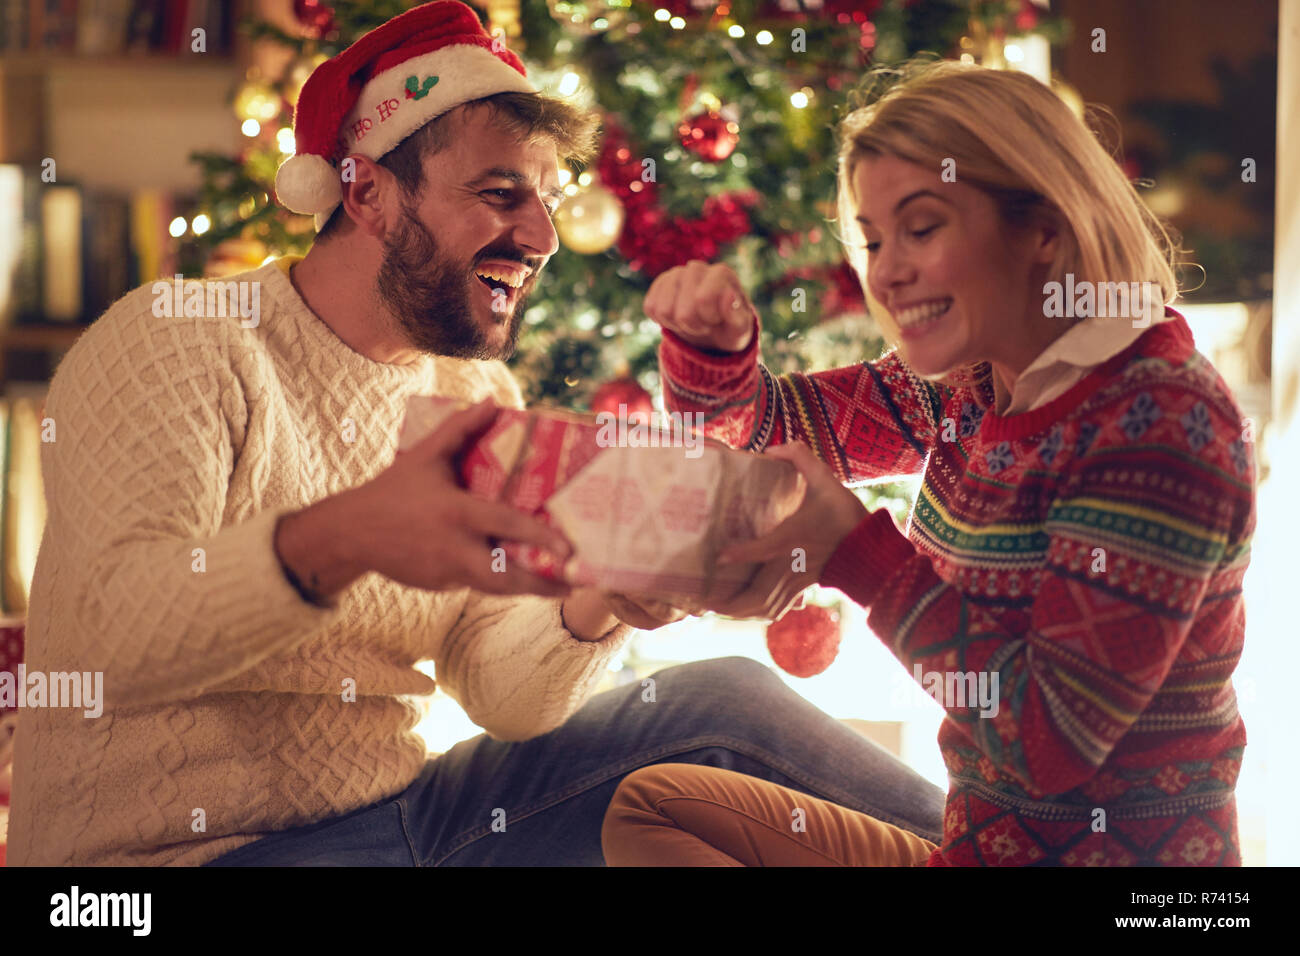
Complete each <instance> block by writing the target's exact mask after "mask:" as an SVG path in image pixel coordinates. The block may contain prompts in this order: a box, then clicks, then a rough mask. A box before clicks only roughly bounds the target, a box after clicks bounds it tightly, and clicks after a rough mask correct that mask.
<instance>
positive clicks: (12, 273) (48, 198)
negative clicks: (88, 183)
mask: <svg viewBox="0 0 1300 956" xmlns="http://www.w3.org/2000/svg"><path fill="white" fill-rule="evenodd" d="M175 208H176V206H175V202H174V200H173V199H172V197H171V196H170V195H168V194H166V193H163V192H160V191H158V190H148V189H142V190H136V191H135V192H133V193H130V194H126V193H116V192H110V191H105V190H98V189H86V188H83V187H81V186H78V185H74V184H70V183H59V184H54V183H43V182H41V179H40V174H39V170H36V169H24V168H22V167H20V166H16V165H0V328H3V327H6V326H9V325H15V324H32V323H36V324H49V323H63V324H68V325H80V324H86V323H89V322H90V321H92V320H94V319H96V318H98V317H99V316H100V315H101V314H103V312H104V310H105V309H107V308H108V307H109V306H110V305H112V304H113V303H114V302H116V301H117V300H118V299H119V298H121V297H122V296H123V295H125V294H126V293H127V292H130V291H131V290H132V289H134V288H135V287H136V286H138V285H142V284H144V283H146V282H152V281H154V280H156V279H170V278H171V277H172V276H173V275H174V274H175V273H176V271H177V269H178V266H177V256H176V242H175V240H173V239H172V237H171V235H170V233H169V232H168V225H169V223H170V222H171V220H172V218H173V216H174V215H175Z"/></svg>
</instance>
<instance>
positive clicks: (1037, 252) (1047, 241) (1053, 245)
mask: <svg viewBox="0 0 1300 956" xmlns="http://www.w3.org/2000/svg"><path fill="white" fill-rule="evenodd" d="M1063 229H1064V224H1063V223H1062V222H1061V218H1060V216H1059V215H1058V214H1057V213H1056V212H1055V211H1054V210H1044V211H1042V212H1040V213H1039V214H1038V215H1036V216H1035V217H1034V220H1033V223H1032V225H1031V226H1030V236H1031V241H1032V243H1033V244H1032V247H1031V249H1030V258H1031V260H1032V261H1033V263H1034V264H1035V265H1051V264H1052V263H1053V262H1055V261H1056V257H1057V256H1058V255H1059V254H1060V252H1061V242H1062V236H1061V233H1062V231H1063Z"/></svg>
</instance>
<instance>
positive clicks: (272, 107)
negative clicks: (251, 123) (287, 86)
mask: <svg viewBox="0 0 1300 956" xmlns="http://www.w3.org/2000/svg"><path fill="white" fill-rule="evenodd" d="M280 107H281V102H280V95H279V94H278V93H276V92H275V90H273V89H271V87H270V86H269V85H267V84H266V83H263V82H262V81H261V80H260V79H250V80H247V81H246V82H244V83H241V84H240V86H239V89H237V90H236V91H235V115H236V116H238V117H239V118H240V119H241V120H256V121H257V122H258V123H269V122H271V120H273V119H275V118H276V117H277V116H279V115H280Z"/></svg>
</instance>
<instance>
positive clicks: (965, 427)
mask: <svg viewBox="0 0 1300 956" xmlns="http://www.w3.org/2000/svg"><path fill="white" fill-rule="evenodd" d="M983 419H984V409H982V408H979V407H978V406H975V405H972V404H971V403H970V402H962V403H961V424H960V425H959V426H958V428H957V430H958V432H959V433H960V435H961V437H962V438H970V437H971V436H972V435H974V434H975V433H976V432H977V431H979V429H980V422H981V421H983Z"/></svg>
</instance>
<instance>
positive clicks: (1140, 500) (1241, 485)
mask: <svg viewBox="0 0 1300 956" xmlns="http://www.w3.org/2000/svg"><path fill="white" fill-rule="evenodd" d="M841 132H842V147H841V152H840V166H839V201H840V209H841V217H840V218H841V220H842V226H843V227H844V229H845V230H846V233H847V236H846V240H847V241H848V243H849V247H850V252H851V255H852V258H853V260H854V266H855V268H856V269H857V271H858V274H859V276H861V277H862V279H863V282H864V287H865V288H866V290H867V291H868V293H869V295H870V296H871V298H872V299H873V300H874V302H875V303H877V305H878V306H879V307H880V308H877V309H876V311H877V313H878V314H879V315H880V317H881V319H882V321H883V323H884V327H885V330H886V334H887V335H888V336H889V337H890V338H891V340H892V341H893V342H894V343H896V345H897V349H896V350H895V351H892V352H889V353H888V354H886V355H885V356H883V357H882V358H880V359H878V360H876V361H874V362H864V363H862V364H860V365H856V366H853V367H850V368H843V369H836V370H832V371H826V372H818V373H814V374H808V375H804V374H792V375H788V376H781V377H779V378H777V377H774V376H773V375H772V374H771V373H770V372H768V371H767V370H766V369H765V368H764V367H763V366H762V365H761V364H759V362H758V351H757V349H758V346H757V323H756V319H757V314H756V313H755V312H754V311H753V309H752V307H751V306H749V303H748V300H747V299H746V298H745V296H744V293H743V291H741V289H740V287H739V283H738V282H737V280H736V278H735V276H734V275H733V274H732V273H731V272H730V271H729V270H727V269H726V268H725V267H723V266H705V265H704V264H703V263H691V264H690V265H688V266H685V267H682V268H681V269H678V270H674V271H673V272H672V273H666V274H664V275H663V276H661V277H660V278H659V279H658V280H656V282H655V284H654V285H653V286H652V287H651V289H650V292H649V293H648V294H647V297H646V302H645V309H646V313H647V314H648V315H650V316H651V317H652V318H654V319H656V320H657V321H658V322H659V323H660V324H661V325H662V326H663V327H664V340H663V344H662V347H661V352H660V362H661V368H662V372H663V379H664V391H665V397H666V399H667V402H668V404H669V405H670V407H671V408H673V409H676V410H681V411H696V412H703V413H704V414H705V416H706V421H707V423H708V427H709V429H710V431H711V434H713V435H714V436H716V437H719V438H721V439H723V440H724V441H727V442H728V443H729V444H732V445H734V446H736V447H742V448H747V449H750V450H753V451H764V452H765V453H767V454H768V455H771V456H773V457H780V458H783V459H785V460H787V461H790V462H792V463H793V464H794V465H795V466H796V467H798V469H799V470H800V472H801V473H802V474H803V475H804V477H805V479H806V480H807V483H808V491H807V494H806V496H805V499H804V503H803V505H802V506H801V507H800V509H799V510H798V512H796V513H795V514H794V515H793V516H792V517H791V518H789V519H788V520H787V521H786V522H785V523H783V524H782V525H781V526H779V527H778V528H777V529H776V530H775V531H773V532H772V533H771V534H769V535H767V536H765V537H764V538H761V539H759V540H756V541H752V542H747V543H744V544H741V545H736V546H733V547H732V548H731V549H729V552H730V556H731V557H733V558H736V559H739V560H762V561H764V562H765V564H764V566H763V569H762V570H761V571H760V573H759V574H758V576H757V577H756V579H755V581H754V582H753V583H752V584H751V586H750V587H749V588H748V589H747V590H746V592H745V593H743V594H741V595H739V596H737V597H735V598H734V599H731V600H729V601H726V602H720V603H718V604H716V607H717V609H718V610H720V611H723V612H725V613H729V614H733V615H737V616H759V615H761V616H774V615H776V614H779V613H780V612H781V611H782V610H783V609H784V608H785V607H787V606H788V605H789V603H790V602H791V600H792V599H793V598H794V597H795V596H797V594H798V593H799V592H800V591H801V590H802V589H803V588H804V587H806V586H807V585H808V584H810V583H812V582H813V581H817V582H820V583H821V584H822V585H825V586H829V587H835V588H838V589H840V590H841V591H843V592H844V593H845V594H847V595H848V596H849V597H851V598H852V599H853V600H855V601H857V602H859V603H860V604H862V605H863V606H864V607H865V608H867V609H868V610H869V617H868V623H869V624H870V627H871V629H872V631H873V632H874V633H876V634H878V635H879V636H880V637H881V639H882V640H884V642H885V643H886V645H887V646H888V647H889V648H890V650H891V651H892V652H893V653H894V654H895V655H896V656H897V657H898V659H899V661H900V663H901V664H902V665H903V667H904V668H905V669H906V670H907V672H908V673H909V674H913V675H914V676H918V677H923V678H924V679H925V681H926V686H927V688H928V689H930V690H932V692H935V693H936V697H937V698H938V699H939V700H940V702H941V703H942V704H943V706H944V709H945V710H946V712H947V713H946V717H945V720H944V722H943V725H942V729H941V730H940V734H939V746H940V748H941V750H942V752H943V755H944V758H945V762H946V765H947V767H948V771H949V781H950V785H949V794H948V801H947V805H946V811H945V819H944V834H943V842H942V844H941V845H938V846H936V845H934V844H931V843H929V842H927V841H924V840H921V839H920V838H919V837H916V836H914V835H912V834H909V833H906V832H904V831H901V830H898V829H896V828H894V827H892V826H889V825H887V824H885V823H882V822H880V821H876V820H873V819H872V818H871V817H869V816H866V815H864V814H861V813H857V812H855V811H850V810H847V809H844V808H842V807H837V806H836V805H834V804H833V803H829V802H827V801H822V800H817V799H815V798H812V797H809V796H806V795H804V794H801V793H797V792H795V791H793V790H785V789H783V788H781V787H778V786H775V785H772V784H768V783H766V782H763V781H758V780H754V779H751V778H748V777H745V776H743V775H739V774H732V773H729V772H728V771H723V770H717V769H712V768H707V767H693V766H692V767H684V766H682V765H675V764H663V765H658V766H654V767H650V768H646V769H645V770H642V771H638V772H636V773H633V774H631V775H630V776H629V777H627V778H626V779H625V780H624V781H623V783H622V785H621V786H620V788H619V790H618V791H617V793H616V795H615V798H614V800H613V802H612V803H611V805H610V808H609V811H608V813H607V815H606V819H605V826H604V833H603V837H604V848H605V853H606V858H607V860H608V862H610V863H611V864H613V865H620V864H631V865H635V864H681V863H696V864H723V865H772V864H776V865H781V864H792V865H802V864H832V865H833V864H841V865H843V864H868V865H919V864H926V863H928V864H930V865H1030V864H1061V865H1089V864H1092V865H1096V864H1107V865H1125V864H1138V865H1177V866H1186V865H1239V863H1240V852H1239V848H1238V839H1237V824H1236V810H1235V802H1234V795H1233V788H1234V785H1235V782H1236V779H1237V774H1238V771H1239V768H1240V764H1241V755H1242V751H1243V749H1244V746H1245V742H1246V737H1245V729H1244V726H1243V724H1242V721H1241V718H1240V716H1239V715H1238V713H1237V707H1236V698H1235V695H1234V693H1233V689H1232V685H1231V681H1230V677H1231V674H1232V671H1233V668H1234V667H1235V666H1236V663H1237V660H1238V658H1239V656H1240V654H1241V648H1242V636H1243V630H1244V612H1243V606H1242V597H1241V579H1242V574H1243V572H1244V571H1245V569H1246V566H1247V563H1248V559H1249V542H1250V536H1251V532H1252V530H1253V527H1254V521H1255V518H1254V470H1253V464H1252V461H1251V454H1250V449H1249V447H1248V445H1247V443H1246V442H1247V439H1246V437H1245V433H1244V432H1243V421H1242V415H1241V412H1240V410H1239V408H1238V406H1237V404H1236V403H1235V401H1234V400H1233V398H1232V396H1231V394H1230V393H1229V391H1228V389H1227V387H1226V386H1225V385H1224V383H1223V381H1222V380H1221V378H1220V377H1219V376H1218V374H1217V373H1216V372H1215V370H1214V369H1213V367H1212V366H1211V365H1210V363H1209V362H1208V361H1207V360H1206V359H1205V358H1204V357H1203V356H1201V355H1200V354H1199V353H1197V352H1196V351H1195V349H1194V347H1193V343H1192V339H1191V334H1190V332H1189V330H1188V327H1187V324H1186V321H1185V320H1184V319H1183V318H1182V317H1181V316H1180V315H1179V314H1178V313H1177V312H1174V311H1173V310H1172V309H1169V308H1167V307H1166V308H1163V309H1162V308H1161V306H1162V305H1165V304H1167V303H1168V302H1171V301H1173V300H1174V299H1175V297H1176V295H1177V288H1176V284H1175V279H1174V274H1173V271H1172V268H1171V262H1170V256H1171V252H1170V249H1169V243H1168V240H1167V237H1166V235H1165V233H1164V231H1163V230H1162V229H1161V228H1160V227H1159V225H1158V224H1157V223H1156V222H1155V220H1154V219H1153V217H1151V215H1150V214H1149V213H1148V212H1147V210H1146V209H1145V208H1144V207H1143V205H1142V203H1141V201H1140V200H1139V199H1138V197H1137V195H1136V193H1135V192H1134V190H1133V188H1132V186H1131V185H1130V184H1129V183H1128V182H1127V181H1126V180H1125V179H1124V177H1123V175H1122V174H1121V172H1120V170H1119V169H1118V167H1117V166H1116V164H1115V163H1114V161H1113V160H1112V159H1111V158H1110V156H1108V155H1107V153H1106V152H1105V150H1103V148H1102V147H1101V146H1100V145H1099V143H1098V142H1097V141H1096V139H1095V138H1094V137H1093V136H1092V134H1091V133H1090V132H1089V131H1088V129H1087V128H1086V127H1085V126H1084V124H1083V123H1082V122H1080V121H1079V120H1078V119H1077V118H1076V117H1075V116H1074V115H1073V114H1072V113H1071V112H1070V111H1069V109H1068V108H1067V107H1066V106H1065V105H1064V104H1063V103H1062V102H1061V101H1060V100H1059V99H1058V98H1057V97H1056V96H1055V95H1054V94H1053V93H1052V92H1051V91H1050V90H1049V89H1048V88H1047V87H1046V86H1044V85H1043V84H1041V83H1039V82H1038V81H1037V80H1034V79H1033V78H1032V77H1029V76H1027V75H1025V74H1022V73H1014V72H1000V71H994V70H987V69H982V68H979V67H966V66H962V65H960V64H957V63H952V62H941V63H930V64H926V65H922V66H920V67H916V68H912V69H909V70H908V71H905V73H904V76H903V78H902V79H901V80H900V81H899V82H898V83H897V84H895V85H894V86H893V87H892V88H891V89H890V90H889V92H887V93H886V94H885V95H884V96H883V97H881V98H879V99H878V100H877V102H876V103H875V104H873V105H872V106H869V107H865V108H863V109H860V110H857V111H856V112H854V113H852V114H850V115H849V116H848V117H847V118H846V119H845V121H844V124H843V129H842V131H841ZM1053 283H1060V285H1059V286H1055V285H1053ZM1115 283H1124V285H1125V287H1126V289H1127V290H1132V291H1137V292H1139V293H1140V292H1141V290H1151V291H1152V293H1153V294H1152V298H1151V300H1150V304H1151V305H1152V306H1153V308H1152V309H1147V308H1144V307H1143V299H1142V296H1141V294H1138V295H1135V296H1131V297H1130V301H1129V302H1128V303H1127V304H1125V303H1123V302H1121V301H1119V299H1118V295H1117V293H1118V286H1116V285H1114V284H1115ZM1108 284H1109V285H1108ZM1088 289H1091V290H1092V291H1091V292H1085V291H1084V290H1088ZM1064 297H1068V299H1069V305H1067V306H1066V307H1065V308H1064V309H1063V308H1061V306H1062V303H1063V298H1064ZM1071 306H1073V307H1071ZM1117 306H1118V308H1117ZM1117 312H1118V313H1119V314H1118V315H1117V314H1116V313H1117ZM918 472H919V473H923V475H924V477H923V483H922V486H921V489H920V492H919V494H918V496H917V500H916V504H915V507H914V508H913V511H912V514H911V518H910V520H909V522H908V527H907V534H906V536H904V535H903V534H901V533H899V531H898V530H897V529H896V528H895V526H894V523H893V520H892V518H891V517H890V516H889V514H888V513H887V512H885V511H883V510H880V511H876V512H874V513H870V514H869V513H867V512H866V510H865V509H864V508H863V506H862V505H861V504H860V502H859V501H858V499H857V498H856V497H855V496H854V495H853V494H852V492H850V491H849V490H847V489H846V488H845V487H844V486H843V484H841V483H842V482H856V481H861V480H864V479H873V478H881V477H885V476H892V475H904V474H916V473H918ZM798 548H802V549H803V553H804V556H805V561H806V572H804V573H799V571H802V569H803V568H804V565H803V564H801V563H800V562H799V561H794V562H792V561H791V554H792V552H794V553H796V554H798V552H795V550H794V549H798ZM792 566H793V567H794V568H797V569H799V570H798V571H797V570H792ZM977 682H979V683H981V685H982V686H987V687H993V688H995V689H996V694H997V700H996V706H993V707H983V706H981V704H980V703H979V702H978V701H977V700H976V699H975V695H974V694H970V695H967V694H965V693H962V690H963V688H969V687H974V686H975V685H976V683H977ZM939 688H942V690H941V691H940V690H938V689H939Z"/></svg>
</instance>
